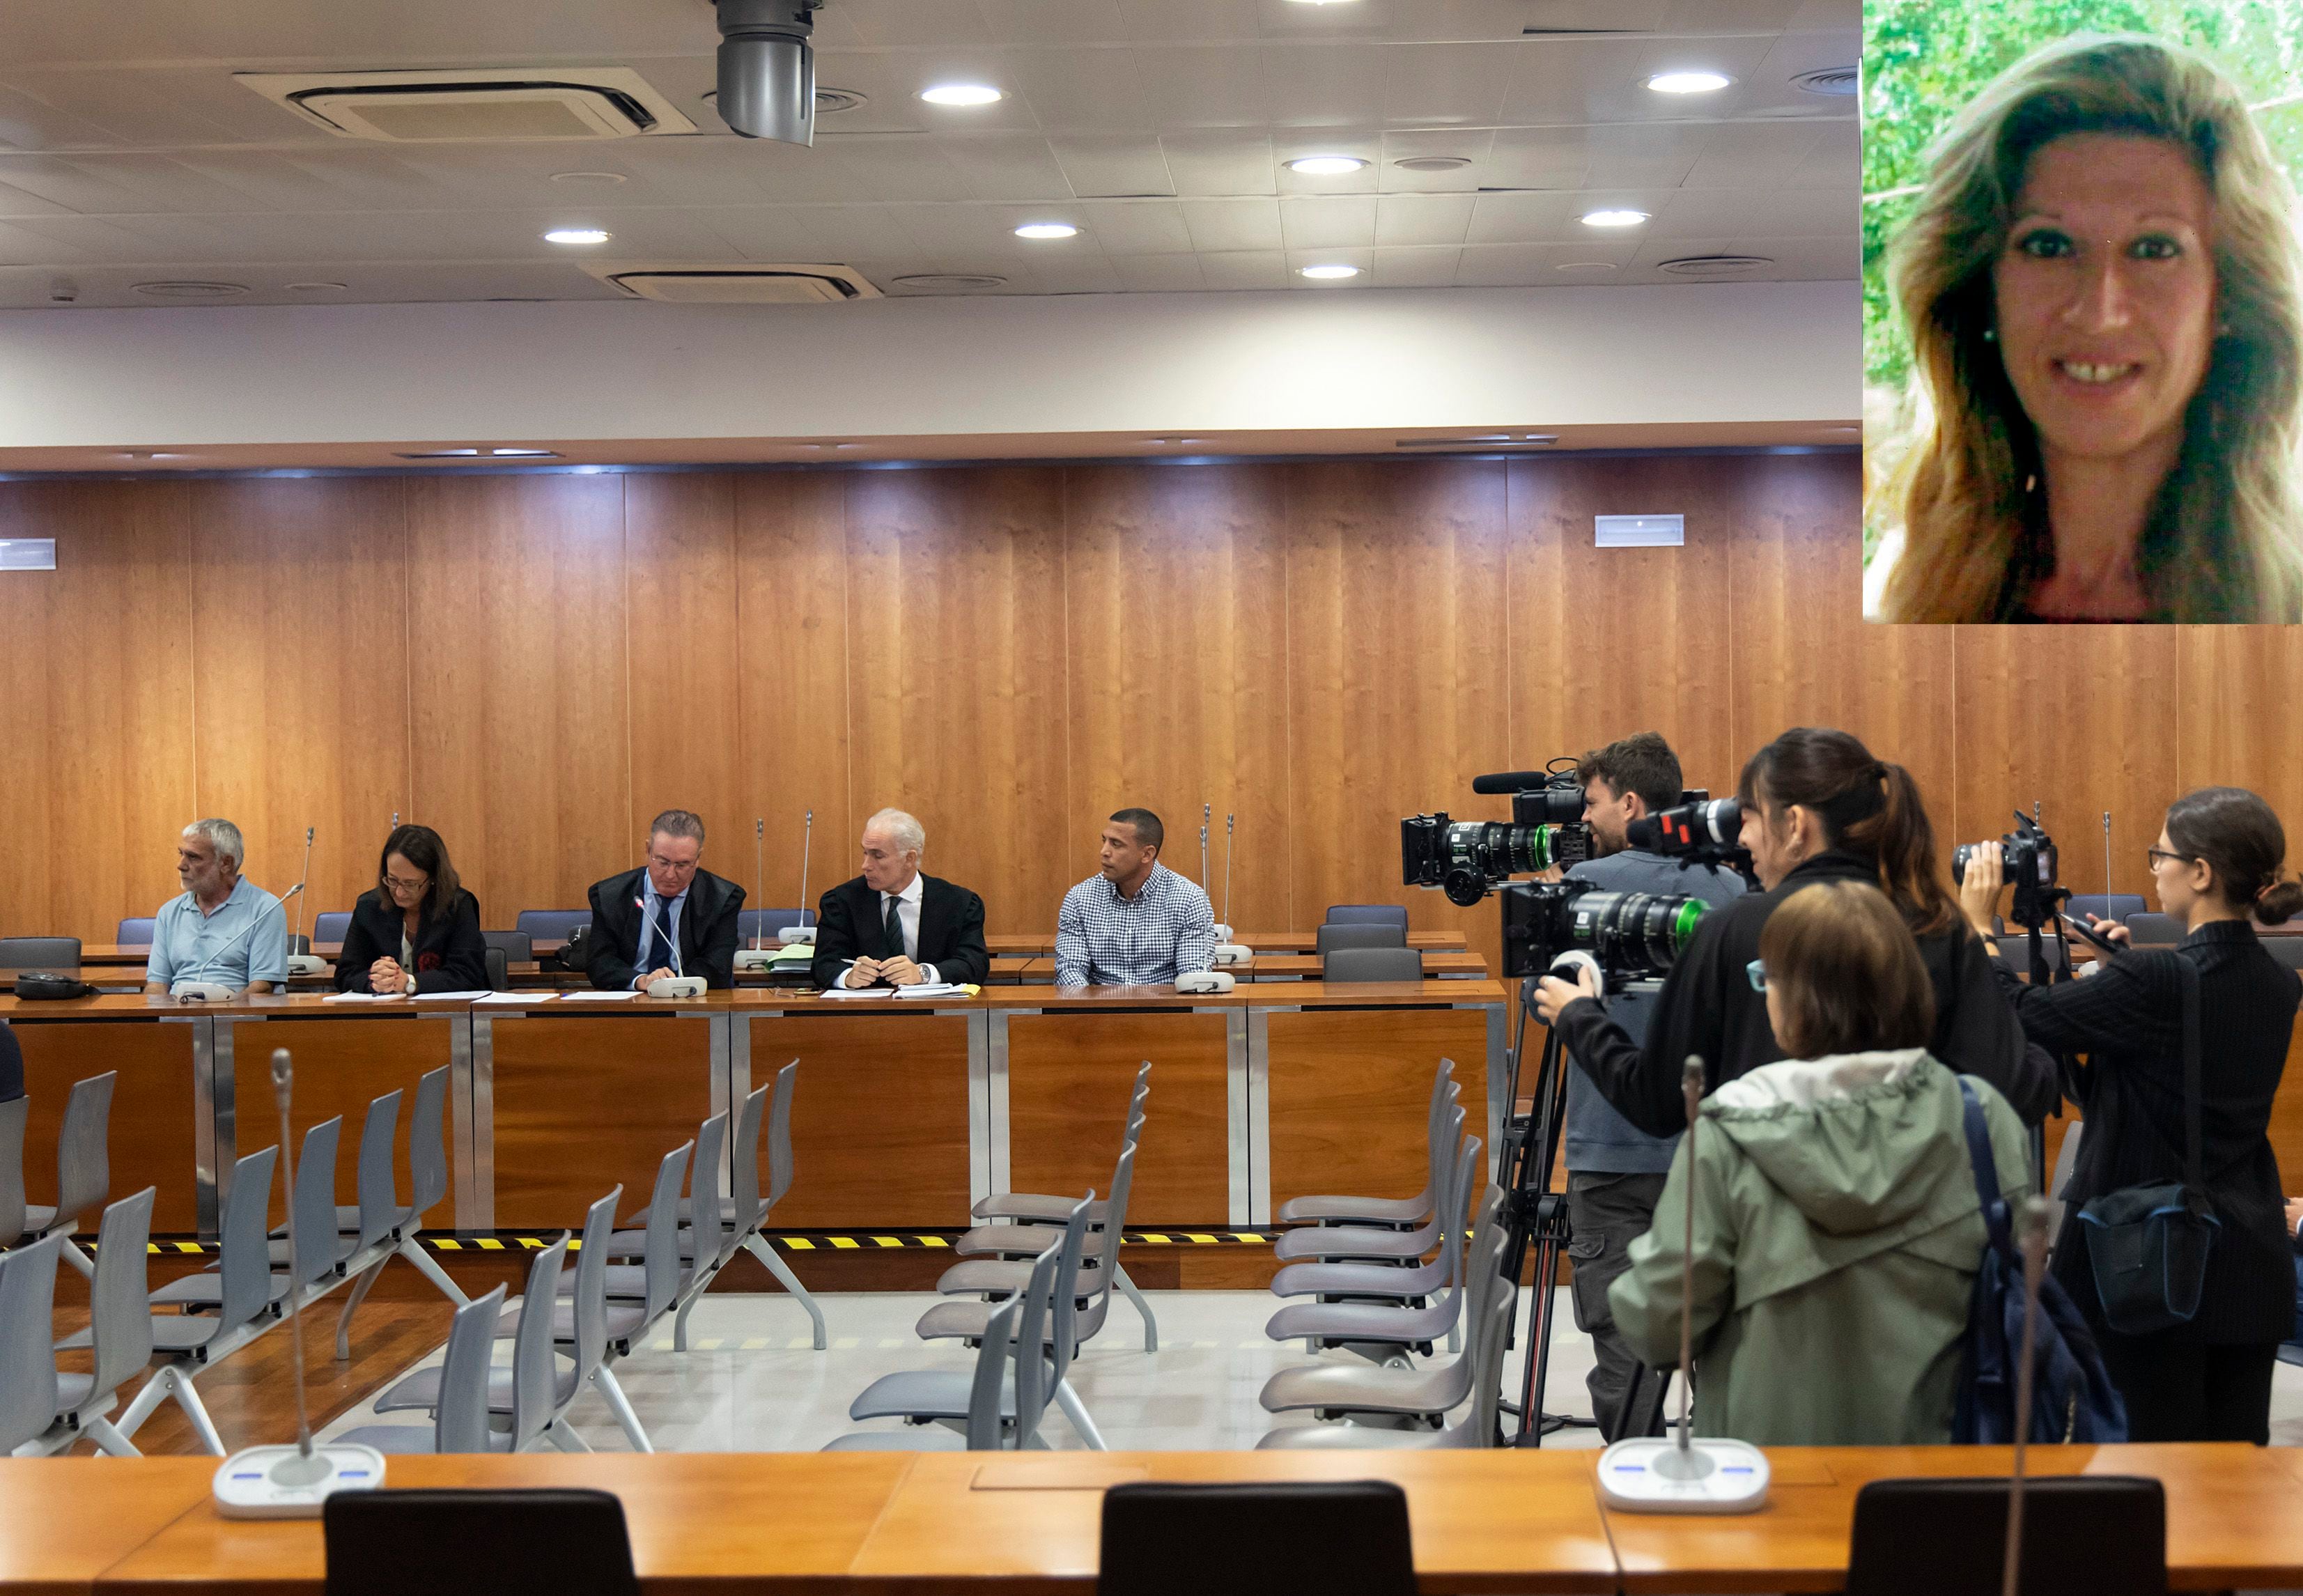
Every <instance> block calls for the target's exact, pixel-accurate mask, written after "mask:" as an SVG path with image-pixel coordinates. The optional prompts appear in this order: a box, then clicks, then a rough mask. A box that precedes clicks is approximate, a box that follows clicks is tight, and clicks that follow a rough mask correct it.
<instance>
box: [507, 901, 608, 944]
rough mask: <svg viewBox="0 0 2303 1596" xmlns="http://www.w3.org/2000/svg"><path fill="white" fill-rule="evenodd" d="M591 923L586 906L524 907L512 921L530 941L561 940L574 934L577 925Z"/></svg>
mask: <svg viewBox="0 0 2303 1596" xmlns="http://www.w3.org/2000/svg"><path fill="white" fill-rule="evenodd" d="M591 923H592V911H591V910H590V909H588V908H524V909H522V910H520V911H519V918H518V919H516V920H514V921H513V922H512V924H513V925H514V926H516V927H517V928H518V929H519V931H520V932H521V933H523V934H525V935H526V936H527V937H528V938H529V939H531V941H536V942H566V941H567V940H568V939H569V937H571V936H573V935H575V934H576V931H577V928H578V926H584V925H590V924H591Z"/></svg>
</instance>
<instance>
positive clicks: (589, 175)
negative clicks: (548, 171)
mask: <svg viewBox="0 0 2303 1596" xmlns="http://www.w3.org/2000/svg"><path fill="white" fill-rule="evenodd" d="M552 181H553V182H556V183H620V182H623V181H624V174H623V173H620V172H555V173H553V174H552Z"/></svg>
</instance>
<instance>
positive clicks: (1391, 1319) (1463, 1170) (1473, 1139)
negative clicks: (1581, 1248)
mask: <svg viewBox="0 0 2303 1596" xmlns="http://www.w3.org/2000/svg"><path fill="white" fill-rule="evenodd" d="M1479 1156H1480V1138H1479V1137H1477V1136H1469V1137H1466V1138H1465V1139H1464V1147H1463V1151H1462V1152H1461V1153H1459V1154H1458V1155H1457V1165H1456V1170H1457V1173H1456V1176H1455V1181H1456V1184H1455V1185H1454V1186H1451V1187H1450V1189H1451V1190H1452V1191H1455V1192H1464V1191H1468V1190H1469V1189H1470V1182H1471V1172H1472V1170H1473V1169H1475V1168H1476V1167H1477V1166H1478V1161H1479ZM1439 1236H1440V1240H1439V1247H1440V1256H1441V1259H1442V1261H1443V1262H1444V1263H1445V1265H1446V1271H1445V1272H1446V1275H1447V1279H1450V1280H1452V1281H1453V1282H1454V1288H1453V1289H1451V1290H1450V1291H1448V1293H1447V1296H1445V1297H1444V1298H1442V1299H1440V1300H1438V1301H1436V1302H1432V1303H1430V1305H1429V1306H1426V1307H1421V1308H1410V1307H1400V1306H1395V1305H1390V1304H1386V1303H1368V1302H1312V1303H1291V1304H1289V1305H1287V1306H1286V1307H1284V1308H1282V1309H1280V1310H1279V1312H1278V1313H1274V1314H1273V1315H1272V1316H1271V1320H1270V1323H1268V1324H1266V1325H1265V1326H1264V1327H1263V1328H1264V1334H1266V1335H1268V1336H1270V1338H1272V1339H1273V1340H1275V1341H1292V1340H1303V1341H1305V1342H1308V1343H1310V1344H1311V1346H1312V1348H1313V1349H1314V1350H1319V1349H1322V1348H1326V1347H1344V1348H1346V1349H1347V1350H1349V1351H1353V1352H1356V1353H1358V1354H1360V1355H1362V1357H1367V1358H1371V1359H1372V1360H1374V1361H1376V1362H1379V1363H1389V1362H1392V1361H1394V1360H1397V1359H1404V1358H1405V1355H1406V1353H1407V1352H1408V1351H1409V1350H1410V1349H1413V1350H1414V1351H1417V1352H1421V1353H1424V1354H1426V1355H1429V1354H1430V1351H1431V1349H1432V1347H1433V1345H1434V1344H1435V1343H1437V1342H1438V1341H1440V1340H1442V1339H1444V1338H1446V1337H1447V1333H1448V1332H1449V1331H1450V1330H1456V1329H1458V1328H1459V1327H1460V1324H1461V1322H1462V1319H1463V1313H1464V1286H1463V1281H1464V1216H1463V1214H1462V1213H1461V1212H1454V1213H1448V1214H1446V1215H1444V1216H1443V1218H1442V1220H1441V1222H1440V1231H1439Z"/></svg>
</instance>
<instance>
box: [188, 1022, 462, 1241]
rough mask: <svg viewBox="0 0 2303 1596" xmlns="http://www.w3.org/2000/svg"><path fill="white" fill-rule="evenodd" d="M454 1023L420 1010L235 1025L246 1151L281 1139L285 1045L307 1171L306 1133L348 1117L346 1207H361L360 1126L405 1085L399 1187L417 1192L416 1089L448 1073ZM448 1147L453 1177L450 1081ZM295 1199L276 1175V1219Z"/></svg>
mask: <svg viewBox="0 0 2303 1596" xmlns="http://www.w3.org/2000/svg"><path fill="white" fill-rule="evenodd" d="M464 1023H465V1021H464V1018H463V1016H462V1015H460V1014H459V1015H457V1016H455V1017H454V1018H439V1019H431V1018H424V1017H423V1016H421V1015H419V1014H418V1013H416V1012H414V1011H412V1010H411V1011H409V1012H407V1013H404V1014H394V1015H392V1016H390V1017H389V1018H385V1017H382V1016H374V1015H371V1016H364V1017H363V1018H359V1019H293V1020H286V1019H282V1020H272V1019H267V1020H264V1021H261V1022H252V1021H249V1020H247V1019H238V1020H235V1021H234V1022H233V1023H232V1099H233V1102H235V1103H236V1104H237V1107H238V1113H237V1117H236V1120H235V1127H234V1135H235V1138H236V1139H237V1141H238V1143H239V1154H240V1156H245V1155H246V1154H248V1153H253V1152H255V1151H256V1150H257V1148H259V1147H269V1146H271V1145H273V1144H275V1143H276V1142H278V1141H279V1140H280V1110H278V1109H277V1108H276V1107H274V1103H273V1099H272V1050H273V1049H274V1048H275V1047H284V1048H286V1049H287V1050H288V1051H289V1056H290V1058H291V1060H293V1061H294V1064H295V1070H296V1076H295V1085H294V1090H293V1092H292V1094H291V1097H290V1101H289V1107H288V1124H289V1130H290V1134H291V1135H292V1136H294V1137H295V1138H296V1141H295V1146H294V1149H293V1151H294V1153H295V1156H296V1158H297V1160H298V1161H299V1168H300V1167H301V1161H302V1159H303V1156H304V1133H305V1132H306V1131H308V1130H309V1129H310V1128H311V1127H313V1126H315V1125H317V1124H319V1123H320V1122H321V1121H322V1120H324V1119H333V1118H334V1117H335V1116H337V1115H339V1114H341V1115H342V1116H343V1121H344V1124H343V1129H342V1132H341V1133H339V1135H338V1137H337V1141H336V1201H337V1202H338V1203H344V1204H347V1205H350V1204H353V1203H358V1202H359V1144H360V1127H362V1126H363V1125H364V1124H366V1123H367V1105H368V1104H369V1103H371V1102H374V1101H375V1099H377V1098H379V1097H381V1096H383V1095H384V1094H385V1093H387V1092H390V1091H392V1090H393V1089H394V1088H395V1087H396V1088H398V1089H399V1092H400V1123H399V1125H398V1127H396V1129H395V1131H394V1134H393V1136H392V1170H393V1174H392V1183H393V1187H394V1189H395V1191H396V1192H397V1193H398V1195H399V1197H400V1200H401V1202H402V1203H405V1202H407V1201H408V1200H409V1195H410V1192H409V1164H408V1129H409V1120H411V1119H413V1118H414V1117H415V1113H416V1083H417V1080H418V1078H419V1077H422V1076H423V1075H424V1074H425V1073H426V1071H427V1070H433V1069H444V1068H447V1067H448V1061H449V1045H450V1037H449V1031H450V1028H451V1026H460V1025H462V1024H464ZM444 1128H445V1144H444V1146H443V1149H442V1151H443V1153H444V1154H445V1156H446V1158H447V1161H448V1169H449V1170H450V1171H451V1178H452V1172H453V1170H455V1168H456V1153H455V1149H456V1137H457V1135H458V1134H459V1132H460V1130H461V1129H462V1127H460V1126H459V1125H458V1124H457V1122H456V1094H455V1090H454V1083H453V1082H452V1081H451V1083H450V1089H449V1092H448V1095H447V1115H446V1119H445V1121H444ZM287 1212H288V1203H287V1197H286V1195H285V1194H284V1193H283V1191H282V1189H281V1186H280V1182H279V1178H278V1177H277V1175H275V1176H274V1178H273V1185H272V1222H273V1223H274V1224H275V1225H276V1224H280V1223H283V1222H284V1221H285V1220H286V1218H287ZM448 1220H449V1210H448V1205H447V1204H446V1203H442V1205H441V1206H440V1207H438V1208H436V1209H434V1210H433V1211H432V1214H431V1218H430V1221H429V1222H430V1223H431V1224H432V1225H433V1226H434V1227H435V1228H437V1227H443V1226H445V1225H446V1224H447V1222H448Z"/></svg>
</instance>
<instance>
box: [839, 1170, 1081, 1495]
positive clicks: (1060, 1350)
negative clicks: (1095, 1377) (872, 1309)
mask: <svg viewBox="0 0 2303 1596" xmlns="http://www.w3.org/2000/svg"><path fill="white" fill-rule="evenodd" d="M1094 1198H1095V1194H1094V1193H1093V1192H1090V1193H1089V1194H1088V1195H1086V1196H1085V1197H1082V1198H1077V1199H1076V1200H1075V1201H1074V1202H1073V1203H1072V1212H1070V1213H1069V1214H1067V1215H1066V1216H1065V1222H1064V1226H1063V1229H1060V1230H1056V1229H1047V1228H1045V1227H1042V1234H1045V1235H1048V1236H1052V1237H1055V1239H1054V1240H1053V1241H1051V1242H1050V1244H1049V1245H1048V1247H1047V1250H1046V1251H1044V1252H1042V1254H1040V1255H1039V1256H1038V1257H1037V1258H1034V1259H1033V1260H1032V1262H1031V1266H1030V1268H1031V1272H1030V1274H1029V1275H1027V1276H1026V1277H1025V1279H1024V1281H1023V1282H1022V1285H1021V1288H1019V1289H1018V1290H1017V1291H1016V1292H1015V1293H1013V1294H1012V1295H1010V1296H1008V1298H1007V1300H1006V1303H1005V1304H1003V1305H1001V1306H1000V1307H998V1308H995V1309H994V1310H993V1311H992V1312H991V1314H990V1315H989V1316H988V1317H987V1318H986V1319H985V1321H984V1330H983V1336H982V1337H981V1338H978V1345H979V1347H985V1348H996V1350H997V1351H998V1352H999V1354H1000V1356H1001V1357H1002V1358H1003V1359H1005V1358H1007V1357H1008V1356H1010V1353H1009V1351H1008V1345H1007V1342H1006V1340H1005V1338H1003V1337H1002V1334H1001V1332H1000V1330H996V1329H994V1328H993V1327H994V1326H996V1325H997V1324H998V1323H999V1322H1000V1313H1003V1312H1004V1311H1005V1309H1006V1308H1007V1307H1010V1306H1013V1305H1016V1304H1017V1303H1019V1302H1020V1303H1021V1304H1022V1305H1023V1310H1022V1313H1021V1315H1020V1316H1019V1317H1018V1318H1017V1321H1016V1322H1015V1327H1014V1339H1015V1346H1014V1351H1013V1353H1012V1356H1013V1359H1014V1364H1015V1368H1014V1372H1013V1375H1012V1376H1011V1377H1009V1378H1008V1381H1007V1383H1006V1384H1005V1386H1004V1387H1003V1388H1002V1395H1001V1396H1000V1414H1001V1415H1002V1416H1003V1418H1004V1419H1005V1420H1006V1421H1008V1422H1009V1423H1012V1425H1013V1428H1014V1431H1015V1446H1016V1449H1017V1450H1018V1451H1021V1450H1022V1449H1024V1448H1026V1447H1030V1446H1033V1445H1034V1444H1038V1445H1042V1446H1044V1445H1045V1444H1046V1443H1045V1442H1043V1441H1041V1440H1039V1431H1040V1422H1041V1420H1042V1417H1043V1416H1044V1414H1045V1413H1046V1411H1047V1406H1048V1402H1049V1399H1050V1398H1051V1397H1052V1396H1053V1395H1054V1393H1055V1391H1056V1389H1057V1388H1058V1387H1059V1386H1061V1385H1062V1384H1063V1383H1064V1381H1065V1376H1066V1374H1067V1372H1068V1371H1069V1370H1070V1368H1071V1361H1072V1355H1073V1354H1074V1353H1075V1352H1076V1351H1077V1350H1078V1348H1079V1333H1078V1331H1079V1318H1078V1300H1077V1293H1078V1290H1079V1270H1080V1254H1081V1253H1082V1252H1083V1251H1084V1248H1085V1246H1086V1238H1087V1216H1088V1212H1089V1210H1090V1209H1091V1208H1092V1206H1093V1205H1094ZM976 1368H977V1372H978V1375H979V1377H980V1375H981V1372H982V1370H983V1359H982V1357H981V1356H979V1357H978V1358H977V1360H976ZM962 1381H963V1376H961V1375H960V1374H959V1373H958V1372H957V1371H951V1370H911V1371H907V1372H903V1373H898V1374H886V1375H882V1376H881V1377H880V1378H879V1379H878V1380H875V1381H873V1382H872V1383H871V1384H870V1385H869V1386H867V1387H865V1389H864V1392H863V1394H862V1395H861V1396H859V1397H857V1398H856V1400H855V1401H854V1402H853V1403H851V1404H849V1405H848V1417H849V1418H851V1419H884V1418H901V1419H903V1420H905V1421H906V1422H907V1425H909V1426H917V1425H921V1424H929V1423H938V1424H943V1425H947V1426H949V1425H953V1424H956V1423H961V1422H962V1421H966V1420H967V1419H969V1418H970V1416H971V1414H972V1412H973V1406H972V1404H973V1400H974V1397H973V1391H972V1388H968V1387H964V1386H963V1384H962ZM824 1449H825V1450H826V1451H835V1450H837V1451H857V1450H876V1451H942V1450H950V1449H952V1448H951V1446H950V1442H949V1440H944V1441H941V1442H935V1443H932V1444H931V1443H930V1442H929V1441H928V1440H924V1439H922V1438H917V1437H915V1435H914V1431H913V1430H911V1429H909V1428H907V1429H905V1430H899V1431H863V1432H859V1433H857V1434H855V1435H849V1436H843V1437H842V1438H840V1440H837V1441H834V1442H833V1443H832V1444H831V1446H829V1447H827V1448H824ZM969 1449H970V1450H982V1449H983V1448H976V1447H974V1445H973V1444H972V1443H971V1445H970V1448H969Z"/></svg>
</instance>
